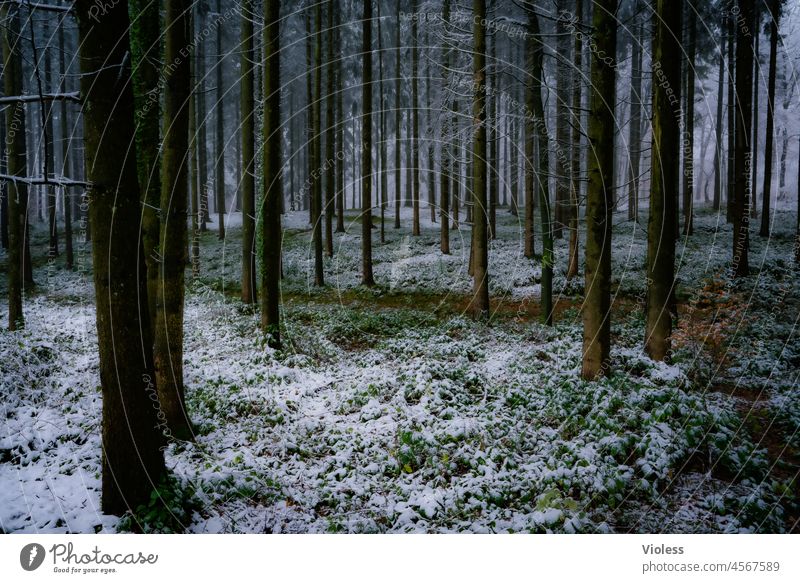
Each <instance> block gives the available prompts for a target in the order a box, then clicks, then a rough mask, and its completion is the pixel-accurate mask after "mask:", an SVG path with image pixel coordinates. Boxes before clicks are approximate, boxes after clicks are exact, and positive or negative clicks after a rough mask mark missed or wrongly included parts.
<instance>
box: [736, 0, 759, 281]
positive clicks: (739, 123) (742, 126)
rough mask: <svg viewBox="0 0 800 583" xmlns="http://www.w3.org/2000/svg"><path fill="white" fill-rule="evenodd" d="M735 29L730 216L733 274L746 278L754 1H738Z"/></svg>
mask: <svg viewBox="0 0 800 583" xmlns="http://www.w3.org/2000/svg"><path fill="white" fill-rule="evenodd" d="M738 6H739V13H740V15H739V19H740V23H739V25H737V27H736V31H737V32H736V95H737V99H736V100H737V108H736V146H735V154H734V156H735V157H734V167H735V173H736V184H735V188H736V200H735V204H734V213H733V261H732V263H733V265H732V267H733V275H734V276H735V277H743V276H746V275H748V273H749V272H750V267H749V263H748V250H749V248H750V204H751V201H750V194H751V193H750V187H751V182H750V172H751V171H752V168H751V164H750V162H751V160H752V139H751V130H752V122H753V35H754V34H755V33H756V31H755V28H754V23H755V2H754V0H739V4H738Z"/></svg>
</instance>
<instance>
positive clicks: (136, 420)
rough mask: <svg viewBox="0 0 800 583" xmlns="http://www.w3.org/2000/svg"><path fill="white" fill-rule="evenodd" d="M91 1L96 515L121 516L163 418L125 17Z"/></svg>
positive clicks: (145, 482) (81, 9) (88, 81)
mask: <svg viewBox="0 0 800 583" xmlns="http://www.w3.org/2000/svg"><path fill="white" fill-rule="evenodd" d="M94 7H95V4H94V2H93V1H91V0H78V1H76V2H75V8H76V10H77V16H78V25H79V34H80V47H81V55H80V62H81V74H82V75H81V92H82V95H83V97H84V114H83V120H84V138H85V156H86V173H87V178H88V179H89V181H90V182H91V183H92V188H91V190H90V192H89V197H90V201H91V202H90V205H89V214H90V218H91V223H92V227H93V228H92V257H93V272H94V288H95V305H96V309H97V339H98V344H99V352H100V384H101V388H102V399H103V412H102V447H103V449H102V451H103V462H102V495H101V501H102V510H103V512H104V513H107V514H120V513H122V512H124V511H126V510H129V509H135V508H136V507H137V506H139V505H140V504H144V503H147V502H148V501H149V500H150V495H151V492H152V490H153V485H154V484H157V483H158V482H159V481H160V480H161V478H162V476H163V474H164V472H165V467H164V457H163V454H162V452H161V449H160V448H161V446H162V444H163V438H162V435H161V433H160V430H159V429H160V427H161V426H162V419H161V416H160V415H157V411H159V412H160V411H161V409H160V406H159V404H158V403H154V399H157V393H156V388H155V387H154V386H153V383H154V375H155V372H154V369H153V361H152V352H151V347H152V344H153V338H152V331H151V329H150V316H149V313H148V305H147V289H146V281H145V279H144V278H143V277H141V276H142V274H143V273H144V272H145V269H146V266H145V263H144V259H143V254H142V252H143V248H142V244H141V239H140V237H139V223H138V221H136V220H132V218H133V217H137V216H138V215H139V212H140V208H141V200H140V190H139V183H138V178H137V167H136V156H135V154H131V152H130V145H131V144H132V143H134V139H135V128H134V100H133V87H132V84H131V71H130V60H129V58H128V54H129V51H130V41H129V38H128V31H129V30H130V20H129V18H128V7H127V5H126V4H124V3H120V4H115V5H108V7H107V12H106V13H105V15H104V16H103V25H102V26H97V23H96V22H95V21H94V20H93V19H92V18H91V16H90V14H92V10H93V8H94Z"/></svg>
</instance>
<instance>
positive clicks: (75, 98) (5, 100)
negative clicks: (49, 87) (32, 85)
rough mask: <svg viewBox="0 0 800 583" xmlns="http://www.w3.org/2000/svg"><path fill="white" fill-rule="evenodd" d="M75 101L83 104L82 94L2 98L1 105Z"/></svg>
mask: <svg viewBox="0 0 800 583" xmlns="http://www.w3.org/2000/svg"><path fill="white" fill-rule="evenodd" d="M1 1H7V0H1ZM62 100H64V101H74V102H76V103H80V102H81V94H80V93H79V92H77V91H73V92H72V93H43V94H41V95H39V94H38V93H37V94H35V95H9V96H7V97H0V104H3V103H31V102H40V101H62Z"/></svg>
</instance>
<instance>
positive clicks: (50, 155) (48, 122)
mask: <svg viewBox="0 0 800 583" xmlns="http://www.w3.org/2000/svg"><path fill="white" fill-rule="evenodd" d="M32 23H33V21H32ZM31 29H33V24H32V25H31ZM42 37H43V41H44V43H45V46H44V47H43V48H42V52H43V56H44V66H43V68H44V89H46V90H48V91H49V90H50V88H51V87H52V69H53V67H52V63H51V59H50V52H51V51H50V26H49V24H48V19H44V21H43V25H42ZM31 42H32V43H33V42H34V40H33V37H31ZM34 50H35V49H34ZM39 89H40V92H41V90H42V87H41V86H39ZM39 107H41V108H43V113H42V117H43V118H44V119H43V123H42V129H43V130H44V136H43V142H44V172H43V175H44V176H45V178H46V177H47V176H49V175H50V174H51V173H53V172H54V171H55V162H56V158H55V139H54V135H53V129H54V128H53V102H52V101H49V100H48V101H45V102H43V103H40V104H39ZM44 188H45V192H46V193H47V224H48V229H47V230H48V234H49V244H48V250H47V256H48V257H49V258H50V259H53V258H55V257H58V255H59V249H58V220H57V218H56V199H57V198H58V195H57V188H56V186H55V185H47V184H45V186H44Z"/></svg>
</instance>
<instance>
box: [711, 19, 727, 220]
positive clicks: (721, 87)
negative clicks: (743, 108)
mask: <svg viewBox="0 0 800 583" xmlns="http://www.w3.org/2000/svg"><path fill="white" fill-rule="evenodd" d="M722 29H723V31H724V30H726V29H727V20H723V24H722ZM721 36H722V40H721V41H720V42H721V43H722V44H721V45H720V50H719V81H718V82H717V118H716V119H717V122H716V125H715V126H714V131H715V133H716V139H715V142H714V146H715V148H714V202H713V208H714V210H715V211H718V210H719V209H720V208H721V206H722V104H723V103H724V99H725V43H726V41H727V39H728V36H727V34H722V35H721Z"/></svg>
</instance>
